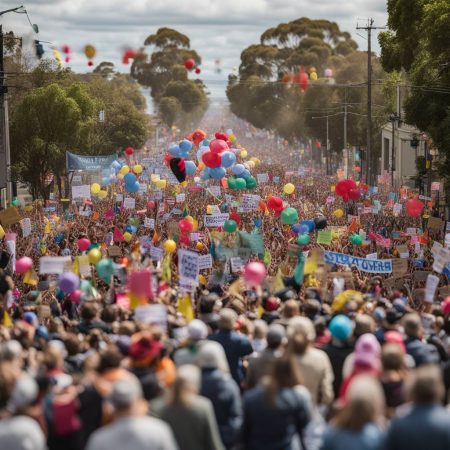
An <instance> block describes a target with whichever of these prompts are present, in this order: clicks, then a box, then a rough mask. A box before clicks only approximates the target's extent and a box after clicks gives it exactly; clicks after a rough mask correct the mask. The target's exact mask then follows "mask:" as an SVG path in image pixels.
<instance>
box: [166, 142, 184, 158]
mask: <svg viewBox="0 0 450 450" xmlns="http://www.w3.org/2000/svg"><path fill="white" fill-rule="evenodd" d="M169 153H170V154H171V156H173V157H174V158H179V157H180V154H181V150H180V147H179V146H178V145H177V144H172V145H171V146H170V148H169Z"/></svg>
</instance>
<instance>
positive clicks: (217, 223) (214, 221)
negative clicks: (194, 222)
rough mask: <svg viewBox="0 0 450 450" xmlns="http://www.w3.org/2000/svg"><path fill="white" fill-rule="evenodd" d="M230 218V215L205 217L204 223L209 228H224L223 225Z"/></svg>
mask: <svg viewBox="0 0 450 450" xmlns="http://www.w3.org/2000/svg"><path fill="white" fill-rule="evenodd" d="M229 217H230V215H229V214H228V213H223V214H211V215H205V216H204V217H203V223H204V224H205V227H208V228H215V227H223V224H224V223H225V222H226V221H227V220H228V219H229Z"/></svg>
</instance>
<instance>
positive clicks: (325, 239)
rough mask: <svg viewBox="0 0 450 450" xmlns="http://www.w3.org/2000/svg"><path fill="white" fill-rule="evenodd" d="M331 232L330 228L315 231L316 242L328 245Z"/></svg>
mask: <svg viewBox="0 0 450 450" xmlns="http://www.w3.org/2000/svg"><path fill="white" fill-rule="evenodd" d="M332 238H333V236H332V232H331V230H319V231H318V232H317V241H316V242H317V243H318V244H323V245H330V244H331V240H332Z"/></svg>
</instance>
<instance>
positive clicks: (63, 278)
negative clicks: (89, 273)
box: [58, 272, 80, 294]
mask: <svg viewBox="0 0 450 450" xmlns="http://www.w3.org/2000/svg"><path fill="white" fill-rule="evenodd" d="M58 285H59V288H60V289H61V290H62V291H63V292H64V294H71V293H72V292H75V291H76V290H77V289H78V288H79V286H80V279H79V278H78V276H77V275H75V274H74V273H73V272H64V273H62V274H61V275H60V276H59V280H58Z"/></svg>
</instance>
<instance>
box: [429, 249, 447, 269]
mask: <svg viewBox="0 0 450 450" xmlns="http://www.w3.org/2000/svg"><path fill="white" fill-rule="evenodd" d="M433 256H434V262H433V270H434V271H436V272H438V273H442V271H443V270H444V267H445V266H446V265H447V264H448V263H449V262H450V250H449V249H448V248H445V247H441V248H439V249H438V250H437V251H436V252H434V253H433Z"/></svg>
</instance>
